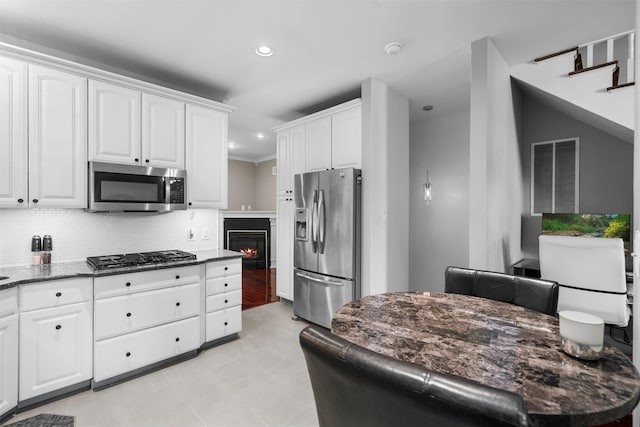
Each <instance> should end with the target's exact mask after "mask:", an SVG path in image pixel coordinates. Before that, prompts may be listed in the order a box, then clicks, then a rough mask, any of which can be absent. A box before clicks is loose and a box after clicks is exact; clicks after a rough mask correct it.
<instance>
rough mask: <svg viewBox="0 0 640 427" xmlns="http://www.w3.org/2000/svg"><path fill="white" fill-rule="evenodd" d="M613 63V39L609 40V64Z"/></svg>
mask: <svg viewBox="0 0 640 427" xmlns="http://www.w3.org/2000/svg"><path fill="white" fill-rule="evenodd" d="M611 61H613V39H608V40H607V62H611Z"/></svg>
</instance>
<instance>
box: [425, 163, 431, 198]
mask: <svg viewBox="0 0 640 427" xmlns="http://www.w3.org/2000/svg"><path fill="white" fill-rule="evenodd" d="M424 203H425V204H426V205H430V204H431V183H430V182H429V169H427V179H426V181H425V182H424Z"/></svg>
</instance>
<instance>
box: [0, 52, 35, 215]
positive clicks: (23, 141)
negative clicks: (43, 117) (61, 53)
mask: <svg viewBox="0 0 640 427" xmlns="http://www.w3.org/2000/svg"><path fill="white" fill-rule="evenodd" d="M26 84H27V65H26V64H24V63H22V62H19V61H14V60H11V59H6V58H0V207H25V208H26V207H27V206H28V197H29V195H28V193H27V191H28V181H27V177H28V175H27V173H28V172H27V171H28V169H27V162H28V157H27V150H28V146H27V87H26Z"/></svg>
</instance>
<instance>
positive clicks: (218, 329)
mask: <svg viewBox="0 0 640 427" xmlns="http://www.w3.org/2000/svg"><path fill="white" fill-rule="evenodd" d="M206 321H207V325H206V329H207V341H212V340H216V339H218V338H222V337H225V336H227V335H231V334H235V333H236V332H240V331H241V330H242V307H241V306H239V305H238V306H235V307H231V308H228V309H226V310H218V311H214V312H213V313H207V319H206Z"/></svg>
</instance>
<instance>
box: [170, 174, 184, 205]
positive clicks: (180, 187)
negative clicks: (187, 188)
mask: <svg viewBox="0 0 640 427" xmlns="http://www.w3.org/2000/svg"><path fill="white" fill-rule="evenodd" d="M169 203H176V204H181V203H184V178H169Z"/></svg>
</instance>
